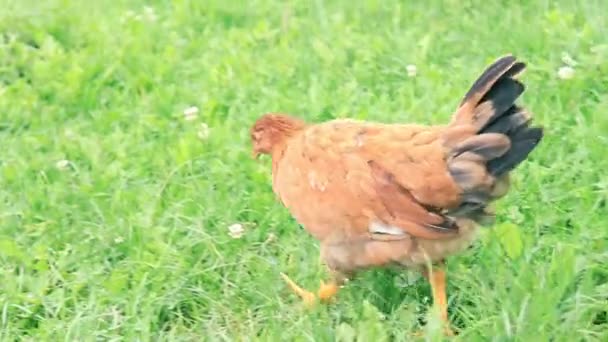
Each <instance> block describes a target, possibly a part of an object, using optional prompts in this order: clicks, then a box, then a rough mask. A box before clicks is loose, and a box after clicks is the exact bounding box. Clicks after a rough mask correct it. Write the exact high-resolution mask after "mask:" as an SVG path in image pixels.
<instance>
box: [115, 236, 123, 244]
mask: <svg viewBox="0 0 608 342" xmlns="http://www.w3.org/2000/svg"><path fill="white" fill-rule="evenodd" d="M123 241H125V239H124V238H123V237H122V236H118V237H116V238H114V243H117V244H118V243H122V242H123Z"/></svg>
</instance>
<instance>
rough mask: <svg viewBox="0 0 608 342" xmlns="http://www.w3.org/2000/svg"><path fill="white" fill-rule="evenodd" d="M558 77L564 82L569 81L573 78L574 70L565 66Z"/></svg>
mask: <svg viewBox="0 0 608 342" xmlns="http://www.w3.org/2000/svg"><path fill="white" fill-rule="evenodd" d="M557 77H559V78H561V79H562V80H569V79H571V78H573V77H574V68H572V67H569V66H563V67H561V68H559V70H558V71H557Z"/></svg>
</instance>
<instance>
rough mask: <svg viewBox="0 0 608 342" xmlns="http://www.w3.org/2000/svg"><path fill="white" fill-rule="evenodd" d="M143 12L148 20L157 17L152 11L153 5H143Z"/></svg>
mask: <svg viewBox="0 0 608 342" xmlns="http://www.w3.org/2000/svg"><path fill="white" fill-rule="evenodd" d="M144 14H145V16H146V18H147V19H148V20H149V21H156V19H157V18H158V17H157V15H156V12H155V11H154V7H150V6H144Z"/></svg>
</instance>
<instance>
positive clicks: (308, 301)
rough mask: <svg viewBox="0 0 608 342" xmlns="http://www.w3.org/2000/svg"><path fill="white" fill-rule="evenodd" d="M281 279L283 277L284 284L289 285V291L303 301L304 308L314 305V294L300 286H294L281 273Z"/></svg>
mask: <svg viewBox="0 0 608 342" xmlns="http://www.w3.org/2000/svg"><path fill="white" fill-rule="evenodd" d="M281 277H283V280H285V282H286V283H287V285H289V287H290V288H291V290H292V291H293V292H295V293H296V294H297V295H298V296H300V298H302V301H304V305H305V306H306V307H309V308H310V307H312V306H313V305H314V304H315V294H314V293H312V292H310V291H307V290H305V289H303V288H301V287H300V285H298V284H296V283H295V282H294V281H293V280H291V279H290V278H289V277H288V276H287V274H285V273H282V272H281Z"/></svg>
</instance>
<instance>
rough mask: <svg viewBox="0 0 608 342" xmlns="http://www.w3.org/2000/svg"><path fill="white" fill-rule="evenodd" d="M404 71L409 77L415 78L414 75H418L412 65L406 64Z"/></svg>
mask: <svg viewBox="0 0 608 342" xmlns="http://www.w3.org/2000/svg"><path fill="white" fill-rule="evenodd" d="M405 69H406V70H407V75H408V76H409V77H416V74H418V69H417V68H416V66H415V65H414V64H408V66H406V67H405Z"/></svg>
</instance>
